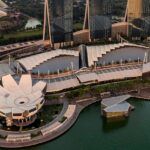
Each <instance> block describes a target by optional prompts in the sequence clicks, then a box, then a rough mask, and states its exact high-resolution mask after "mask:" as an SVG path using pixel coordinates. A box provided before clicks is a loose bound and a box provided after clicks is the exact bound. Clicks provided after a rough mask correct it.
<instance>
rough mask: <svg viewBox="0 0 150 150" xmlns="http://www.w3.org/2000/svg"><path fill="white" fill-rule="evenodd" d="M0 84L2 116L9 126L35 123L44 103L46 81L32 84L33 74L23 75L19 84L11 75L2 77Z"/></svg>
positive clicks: (0, 112)
mask: <svg viewBox="0 0 150 150" xmlns="http://www.w3.org/2000/svg"><path fill="white" fill-rule="evenodd" d="M2 85H3V87H2V86H0V96H1V99H0V116H1V117H3V118H5V119H6V124H7V126H12V125H16V126H26V125H29V124H31V123H33V122H34V121H35V119H36V114H37V112H38V111H39V110H40V109H41V107H42V106H43V104H44V101H45V100H44V91H45V88H46V83H45V82H42V81H40V82H38V83H37V84H35V85H33V86H32V80H31V75H22V77H21V79H20V82H19V84H17V83H16V81H15V80H14V79H13V77H12V76H11V75H7V76H4V77H2Z"/></svg>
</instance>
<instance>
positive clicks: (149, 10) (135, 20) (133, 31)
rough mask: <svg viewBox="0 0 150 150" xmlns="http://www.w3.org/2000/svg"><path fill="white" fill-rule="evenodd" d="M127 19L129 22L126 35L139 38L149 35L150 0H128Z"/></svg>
mask: <svg viewBox="0 0 150 150" xmlns="http://www.w3.org/2000/svg"><path fill="white" fill-rule="evenodd" d="M126 14H127V21H128V23H129V28H128V36H129V37H131V38H133V39H141V38H146V37H147V36H149V34H150V33H149V30H150V1H149V0H128V4H127V13H126Z"/></svg>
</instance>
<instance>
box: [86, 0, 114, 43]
mask: <svg viewBox="0 0 150 150" xmlns="http://www.w3.org/2000/svg"><path fill="white" fill-rule="evenodd" d="M111 18H112V0H86V10H85V19H84V27H83V28H84V29H89V34H90V35H89V39H90V40H91V41H92V40H96V39H104V38H105V39H108V38H109V37H111V26H112V21H111Z"/></svg>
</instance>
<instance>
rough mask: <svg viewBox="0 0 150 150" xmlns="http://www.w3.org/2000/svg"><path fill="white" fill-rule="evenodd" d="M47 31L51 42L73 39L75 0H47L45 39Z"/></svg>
mask: <svg viewBox="0 0 150 150" xmlns="http://www.w3.org/2000/svg"><path fill="white" fill-rule="evenodd" d="M47 25H48V26H47ZM47 29H48V30H47ZM47 31H48V32H47ZM46 33H49V34H48V35H49V39H50V44H54V43H61V42H69V41H72V40H73V0H45V15H44V30H43V35H44V36H43V39H46V38H47V37H46Z"/></svg>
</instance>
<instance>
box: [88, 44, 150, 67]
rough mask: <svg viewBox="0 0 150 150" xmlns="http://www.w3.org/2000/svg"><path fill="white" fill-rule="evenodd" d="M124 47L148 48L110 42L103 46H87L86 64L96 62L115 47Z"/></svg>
mask: <svg viewBox="0 0 150 150" xmlns="http://www.w3.org/2000/svg"><path fill="white" fill-rule="evenodd" d="M125 47H129V48H132V47H136V48H142V49H147V50H148V49H149V48H148V47H145V46H141V45H136V44H132V43H119V44H110V45H104V46H87V60H88V66H89V67H90V66H92V65H94V63H95V62H98V59H99V58H102V57H104V55H106V54H108V53H110V52H112V51H115V50H117V49H121V48H125ZM143 52H144V51H143ZM144 53H145V52H144ZM138 57H139V56H138ZM138 57H137V59H138ZM120 59H121V58H120ZM110 61H112V60H110ZM105 63H106V60H105Z"/></svg>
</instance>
